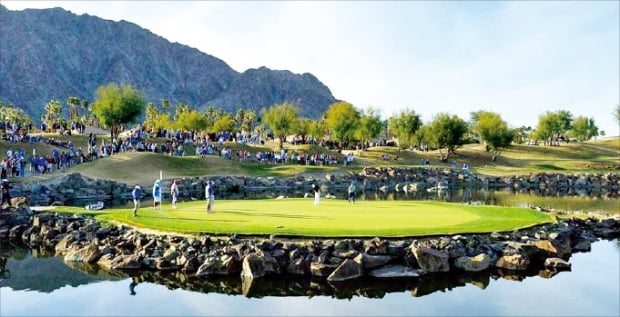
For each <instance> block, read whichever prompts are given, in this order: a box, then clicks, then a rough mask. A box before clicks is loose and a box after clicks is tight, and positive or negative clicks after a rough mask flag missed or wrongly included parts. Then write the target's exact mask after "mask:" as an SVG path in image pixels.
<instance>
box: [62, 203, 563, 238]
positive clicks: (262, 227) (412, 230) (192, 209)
mask: <svg viewBox="0 0 620 317" xmlns="http://www.w3.org/2000/svg"><path fill="white" fill-rule="evenodd" d="M205 207H206V206H205V202H204V201H196V202H182V203H178V208H177V209H172V208H171V206H170V205H169V204H164V206H163V208H162V209H161V210H159V211H156V210H153V209H152V207H150V206H149V207H143V208H141V209H140V210H139V212H138V215H139V216H138V217H135V218H134V217H132V216H131V212H132V211H131V209H110V210H103V211H101V212H100V213H99V214H98V215H97V216H96V217H97V218H99V219H101V220H108V221H118V222H123V223H127V224H129V225H133V226H136V227H142V228H148V229H155V230H161V231H172V232H187V233H196V232H201V233H214V234H226V233H238V234H250V235H268V234H277V235H293V236H322V237H343V236H360V237H362V236H363V237H374V236H381V237H399V236H420V235H437V234H456V233H481V232H493V231H511V230H514V229H517V228H521V227H526V226H531V225H534V224H539V223H547V222H551V221H552V218H551V217H550V216H549V215H547V214H543V213H540V212H537V211H535V210H531V209H522V208H509V207H496V206H471V205H464V204H452V203H442V202H419V201H358V202H357V203H355V204H349V203H347V202H346V201H344V200H325V199H324V200H322V201H321V204H320V206H314V205H313V200H311V199H302V198H299V199H283V200H274V199H269V200H267V199H265V200H219V201H217V202H216V205H215V213H213V214H207V213H206V212H205ZM57 209H58V210H55V211H58V212H61V211H65V212H71V213H73V212H85V210H83V209H78V208H69V207H59V208H57Z"/></svg>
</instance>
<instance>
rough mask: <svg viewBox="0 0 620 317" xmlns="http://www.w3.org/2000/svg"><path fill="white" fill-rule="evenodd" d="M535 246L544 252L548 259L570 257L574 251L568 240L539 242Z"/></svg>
mask: <svg viewBox="0 0 620 317" xmlns="http://www.w3.org/2000/svg"><path fill="white" fill-rule="evenodd" d="M534 245H535V246H536V247H538V248H539V249H541V250H543V251H544V252H545V253H546V254H547V257H562V258H563V257H569V256H570V254H571V251H572V249H571V247H570V243H569V241H568V240H553V241H551V240H539V241H535V242H534Z"/></svg>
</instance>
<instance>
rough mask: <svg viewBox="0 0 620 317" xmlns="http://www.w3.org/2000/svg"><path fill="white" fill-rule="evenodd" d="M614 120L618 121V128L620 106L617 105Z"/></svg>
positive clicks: (619, 123) (619, 124)
mask: <svg viewBox="0 0 620 317" xmlns="http://www.w3.org/2000/svg"><path fill="white" fill-rule="evenodd" d="M614 118H615V119H616V121H618V126H620V104H619V105H616V109H614Z"/></svg>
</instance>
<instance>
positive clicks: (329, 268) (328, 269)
mask: <svg viewBox="0 0 620 317" xmlns="http://www.w3.org/2000/svg"><path fill="white" fill-rule="evenodd" d="M337 267H338V266H337V265H331V264H324V263H319V262H312V263H310V274H312V276H320V277H326V276H329V275H330V274H332V272H334V270H335V269H336V268H337Z"/></svg>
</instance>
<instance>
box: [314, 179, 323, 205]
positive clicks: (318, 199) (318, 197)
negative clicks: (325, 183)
mask: <svg viewBox="0 0 620 317" xmlns="http://www.w3.org/2000/svg"><path fill="white" fill-rule="evenodd" d="M312 191H313V192H314V205H315V206H318V205H319V203H320V202H321V188H320V187H319V186H318V185H317V184H312Z"/></svg>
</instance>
